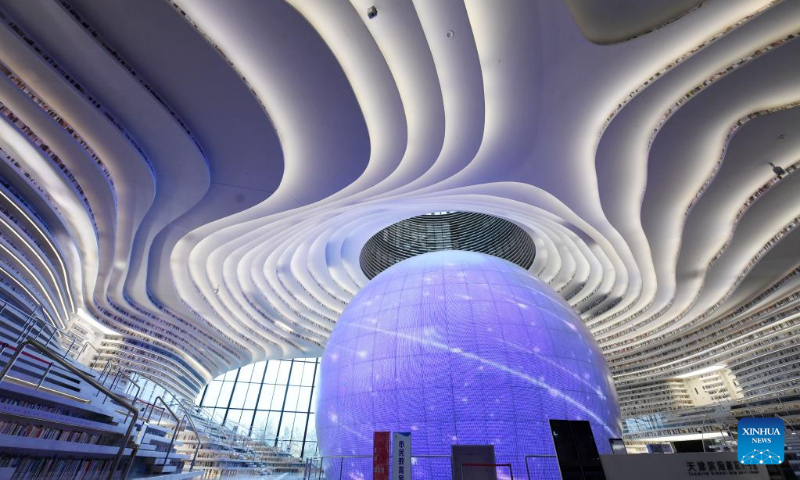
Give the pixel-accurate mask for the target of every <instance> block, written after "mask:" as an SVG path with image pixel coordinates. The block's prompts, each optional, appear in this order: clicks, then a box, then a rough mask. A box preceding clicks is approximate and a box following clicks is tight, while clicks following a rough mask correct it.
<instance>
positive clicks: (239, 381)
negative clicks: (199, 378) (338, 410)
mask: <svg viewBox="0 0 800 480" xmlns="http://www.w3.org/2000/svg"><path fill="white" fill-rule="evenodd" d="M318 366H319V359H318V358H306V359H297V360H270V361H264V362H257V363H253V364H250V365H247V366H245V367H242V368H240V369H237V370H231V371H230V372H228V373H226V374H224V375H220V376H219V377H217V378H215V379H214V381H212V382H211V383H209V384H208V385H207V386H206V388H205V389H203V391H202V392H201V393H200V395H199V396H198V397H197V402H196V403H197V404H198V405H200V406H201V407H204V408H205V409H206V410H207V411H208V412H209V413H210V414H211V415H212V416H213V417H214V419H215V420H217V421H218V422H219V423H224V424H225V425H226V426H228V427H237V429H238V430H239V431H240V432H244V433H248V434H249V435H250V436H251V437H252V438H257V439H261V440H265V441H266V442H267V443H268V444H270V445H274V446H276V447H279V448H281V449H282V450H284V451H287V452H291V453H292V454H293V455H295V456H298V457H311V456H314V455H315V454H316V452H317V433H316V428H315V426H314V410H315V409H314V404H315V403H316V385H317V375H318V373H317V372H318V370H319V369H318Z"/></svg>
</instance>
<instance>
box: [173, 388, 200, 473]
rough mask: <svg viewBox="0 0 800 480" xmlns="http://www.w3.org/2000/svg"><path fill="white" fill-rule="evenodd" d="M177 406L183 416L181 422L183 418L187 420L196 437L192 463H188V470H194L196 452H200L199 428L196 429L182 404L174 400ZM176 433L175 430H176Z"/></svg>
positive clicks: (190, 415)
mask: <svg viewBox="0 0 800 480" xmlns="http://www.w3.org/2000/svg"><path fill="white" fill-rule="evenodd" d="M175 403H176V404H177V406H178V408H179V409H180V410H181V412H183V418H181V423H183V421H184V420H188V421H189V425H191V427H192V431H193V432H194V436H195V437H197V446H196V447H195V449H194V456H192V463H191V464H190V465H189V471H192V470H194V464H195V462H196V461H197V454H198V453H200V430H198V429H197V426H195V424H194V420H193V419H192V414H191V413H190V412H189V411H188V410H187V409H186V407H184V405H183V404H182V403H181V402H180V401H176V402H175ZM176 433H177V432H176Z"/></svg>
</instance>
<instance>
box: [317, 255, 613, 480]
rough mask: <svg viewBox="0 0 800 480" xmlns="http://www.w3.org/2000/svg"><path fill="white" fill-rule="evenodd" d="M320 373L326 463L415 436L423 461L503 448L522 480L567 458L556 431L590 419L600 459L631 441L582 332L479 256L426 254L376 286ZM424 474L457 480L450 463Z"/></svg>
mask: <svg viewBox="0 0 800 480" xmlns="http://www.w3.org/2000/svg"><path fill="white" fill-rule="evenodd" d="M320 368H321V374H320V390H319V404H318V407H317V408H318V410H317V416H316V422H317V435H318V440H319V445H320V450H321V452H322V455H325V456H327V457H331V456H352V455H356V456H357V455H366V456H371V455H372V452H373V447H372V441H373V432H375V431H403V432H411V444H412V448H411V453H412V455H414V456H418V455H444V456H447V455H450V452H451V445H454V444H461V445H489V444H491V445H494V448H495V457H496V461H497V462H498V463H511V464H512V466H513V469H514V474H515V475H517V476H519V475H525V456H526V455H550V454H554V447H553V441H552V437H551V432H550V429H549V423H548V421H549V419H568V420H588V421H589V422H590V424H591V427H592V431H593V433H594V436H595V440H596V443H597V447H598V450H600V451H601V452H607V451H608V450H609V443H608V438H609V437H618V436H620V425H619V409H618V407H617V402H616V394H615V392H614V388H613V385H612V381H611V377H610V375H609V372H608V368H607V367H606V363H605V360H604V359H603V356H602V354H601V353H600V350H599V348H598V347H597V344H596V343H595V341H594V339H593V338H592V335H591V334H590V333H589V331H588V329H587V328H586V327H585V326H584V324H583V322H582V321H581V319H580V318H579V317H578V316H577V315H576V314H575V313H574V312H573V311H572V309H571V308H570V307H569V305H567V303H566V302H565V301H564V300H562V299H561V297H559V296H558V294H557V293H556V292H555V291H554V290H553V289H552V288H550V287H549V286H548V285H547V284H545V283H544V282H542V281H541V280H539V279H537V278H536V277H534V276H533V275H531V274H530V273H529V272H527V271H525V270H523V269H522V268H520V267H518V266H516V265H514V264H512V263H509V262H507V261H505V260H502V259H499V258H496V257H492V256H488V255H484V254H480V253H473V252H465V251H444V252H433V253H427V254H424V255H420V256H416V257H412V258H409V259H407V260H404V261H403V262H401V263H398V264H396V265H394V266H392V267H391V268H389V269H388V270H386V271H384V272H383V273H381V274H380V275H378V276H377V277H375V278H374V279H373V280H372V281H371V282H369V283H368V284H367V285H366V286H365V287H364V288H363V289H362V290H361V291H360V292H359V293H358V295H356V297H355V298H354V299H353V300H352V301H351V302H350V304H349V305H348V307H347V308H346V309H345V311H344V313H343V314H342V316H341V317H340V318H339V320H338V322H337V324H336V327H335V328H334V330H333V333H332V334H331V336H330V339H329V341H328V345H327V347H326V349H325V353H324V355H323V357H322V362H321V364H320ZM412 461H413V469H414V471H413V478H415V479H416V478H433V477H436V478H451V477H450V475H451V474H450V460H449V459H447V458H446V457H441V458H436V457H433V458H432V457H419V458H414V459H412ZM548 461H549V462H550V463H549V464H547V465H545V464H546V463H548ZM534 463H535V462H533V461H532V462H531V467H532V468H538V469H542V470H541V471H539V472H537V473H539V476H537V477H536V478H550V477H551V476H552V477H553V478H559V477H558V472H557V467H556V465H555V460H554V459H550V460H548V459H542V460H541V461H537V462H536V463H537V465H534ZM340 464H341V465H342V466H343V469H344V470H343V472H342V473H343V475H342V478H345V477H347V478H359V479H369V478H372V471H371V469H372V460H371V458H364V459H358V458H346V459H344V460H341V459H338V458H337V459H335V461H334V460H329V461H327V462H326V466H327V468H328V474H329V475H330V474H333V475H334V476H335V477H338V476H339V474H338V469H339V465H340ZM334 470H335V471H336V472H335V473H334V472H333V471H334ZM498 474H500V475H501V476H502V475H504V472H503V471H501V470H498ZM505 475H507V471H506V472H505Z"/></svg>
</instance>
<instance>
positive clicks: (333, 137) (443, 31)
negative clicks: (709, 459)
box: [0, 0, 800, 395]
mask: <svg viewBox="0 0 800 480" xmlns="http://www.w3.org/2000/svg"><path fill="white" fill-rule="evenodd" d="M644 3H646V4H647V5H645V4H644ZM644 3H643V2H605V1H601V2H587V1H583V0H566V1H564V2H553V1H541V0H539V1H529V0H513V1H504V2H485V1H480V0H442V1H437V2H429V1H424V0H419V1H415V0H398V1H393V2H375V4H376V6H377V9H378V14H377V16H376V17H375V18H371V19H370V18H368V16H367V9H368V8H369V7H370V6H372V5H373V2H371V1H370V0H313V1H305V0H303V1H301V0H285V1H284V0H232V1H226V2H218V1H214V0H138V1H136V2H129V1H125V0H107V1H103V2H95V1H92V0H31V1H28V2H17V1H13V0H0V17H2V18H1V20H2V22H0V52H2V53H0V72H1V73H2V77H4V78H0V104H1V105H2V106H1V108H0V110H2V118H0V120H2V121H0V148H1V149H2V152H0V153H2V155H1V156H2V164H1V165H0V174H1V175H2V185H0V193H2V195H0V204H2V216H0V247H2V249H3V250H2V255H0V260H2V261H0V280H2V282H0V287H2V288H3V289H4V290H3V291H4V292H5V291H7V290H8V288H11V286H13V288H14V289H17V288H18V287H21V288H19V289H18V290H19V291H18V292H17V293H18V296H19V297H20V300H19V301H20V302H23V303H25V304H27V305H31V306H41V307H42V311H43V312H44V313H45V316H46V317H47V318H49V319H50V320H51V321H53V322H54V323H56V324H58V325H61V324H63V323H65V322H67V321H68V320H69V317H70V316H71V315H73V314H75V312H77V310H78V309H84V310H85V311H87V312H90V313H91V314H92V315H93V316H95V317H96V318H97V319H98V320H99V321H101V322H102V323H103V324H105V325H106V326H108V327H110V328H112V329H115V330H116V331H118V332H120V334H122V335H123V337H124V338H126V339H128V340H127V343H126V349H127V350H126V351H127V352H128V355H127V356H125V357H124V359H123V360H124V362H127V364H129V365H130V366H138V367H140V368H150V369H151V371H152V370H158V369H160V370H161V371H163V372H164V373H162V374H161V377H159V378H160V379H161V380H162V381H163V382H165V383H166V384H168V385H170V386H171V387H173V388H175V389H176V391H178V392H180V393H184V394H186V395H191V393H192V392H194V391H197V390H198V389H199V388H200V387H201V386H202V385H203V384H204V383H205V382H207V381H208V380H210V379H211V378H213V377H214V376H215V375H217V374H218V373H220V372H223V371H226V370H228V369H231V368H234V367H237V366H239V365H243V364H247V363H250V362H252V361H256V360H260V359H265V358H288V357H299V356H315V355H319V354H320V353H321V352H322V349H323V348H324V346H325V343H326V341H327V338H328V335H329V334H330V332H331V330H332V328H333V327H334V325H335V323H336V320H337V318H338V316H339V315H340V314H341V312H342V311H343V309H344V308H345V307H346V305H347V303H348V301H349V300H350V299H351V298H352V297H353V295H355V294H356V293H357V292H358V290H359V289H360V288H361V287H362V286H363V285H364V284H365V283H366V282H367V281H368V280H367V277H366V276H365V275H364V273H363V272H362V271H361V269H360V264H359V255H360V253H361V249H362V247H363V246H364V244H365V243H366V242H367V240H368V239H369V238H370V237H372V236H373V235H374V234H375V233H376V232H378V231H380V230H381V229H383V228H385V227H387V226H389V225H391V224H393V223H395V222H398V221H400V220H403V219H406V218H409V217H413V216H416V215H421V214H425V213H432V212H439V211H473V212H481V213H486V214H491V215H495V216H498V217H502V218H504V219H507V220H509V221H512V222H514V223H516V224H517V225H519V226H520V227H522V228H523V229H524V231H525V232H527V233H528V234H529V235H530V236H531V237H532V238H533V242H534V244H535V246H536V257H535V259H534V261H533V264H532V266H531V268H530V269H531V271H532V272H533V273H534V274H536V275H538V276H539V277H540V278H542V279H543V280H544V281H546V282H548V283H549V284H550V285H551V286H552V287H553V288H555V289H556V290H557V291H558V292H559V293H560V294H561V295H562V296H564V298H565V299H566V300H567V301H568V302H569V303H570V304H571V305H572V306H573V307H574V308H575V310H576V311H577V312H578V313H579V314H580V315H581V317H582V318H583V319H584V321H586V323H587V325H588V326H589V327H590V329H591V330H592V332H593V333H594V335H595V337H596V338H597V339H598V341H599V343H600V345H601V348H602V349H603V351H604V352H605V354H606V355H607V356H608V359H609V361H610V364H611V367H612V371H613V373H614V374H615V376H616V379H617V382H618V384H620V385H628V384H634V385H635V384H636V383H637V382H639V381H641V380H642V377H641V375H646V376H647V378H648V380H649V381H652V380H653V379H658V378H669V377H673V376H675V375H677V374H679V373H685V372H687V371H690V370H696V369H698V368H702V367H704V366H709V365H715V364H720V363H730V364H731V365H739V364H743V362H746V358H749V357H747V355H748V353H749V352H751V351H754V350H752V349H754V348H758V349H763V348H767V347H764V346H763V344H762V343H760V342H762V341H761V340H757V339H759V338H762V337H763V336H764V335H775V336H776V337H775V338H779V339H785V338H786V337H785V336H783V337H782V336H780V335H783V334H786V333H787V332H794V331H795V330H794V328H795V321H800V320H798V318H800V300H798V297H800V293H799V292H800V276H799V275H798V274H800V251H798V245H800V242H798V240H797V235H798V234H797V233H796V230H797V229H796V227H797V225H798V221H799V220H800V198H798V192H800V188H799V185H798V182H800V177H798V176H797V173H796V170H797V169H798V168H800V130H799V129H798V126H800V113H799V112H800V109H799V108H798V107H800V83H798V78H800V71H799V70H798V68H800V44H799V43H797V40H796V39H797V36H798V34H800V28H798V27H797V25H800V4H798V3H797V2H781V1H775V0H710V1H707V2H700V1H696V0H685V1H681V2H666V1H655V2H644ZM770 162H772V164H774V165H775V166H778V167H781V169H782V170H780V169H779V170H776V171H773V166H772V165H771V164H770ZM14 282H16V283H14ZM798 326H800V325H798ZM765 332H768V333H765ZM770 338H772V337H770ZM781 341H785V340H780V341H777V342H776V343H775V346H774V348H775V349H776V351H777V350H779V349H780V348H781V343H780V342H781ZM756 346H757V347H756ZM761 351H762V350H759V352H761ZM798 375H800V373H798ZM626 391H627V390H626Z"/></svg>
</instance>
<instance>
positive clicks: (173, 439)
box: [142, 396, 181, 465]
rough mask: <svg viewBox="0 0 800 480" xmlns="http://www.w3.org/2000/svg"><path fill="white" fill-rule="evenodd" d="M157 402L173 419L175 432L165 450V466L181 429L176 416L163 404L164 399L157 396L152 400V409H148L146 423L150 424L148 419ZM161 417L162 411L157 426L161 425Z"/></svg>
mask: <svg viewBox="0 0 800 480" xmlns="http://www.w3.org/2000/svg"><path fill="white" fill-rule="evenodd" d="M157 402H161V404H162V405H164V408H165V409H166V410H167V411H168V412H169V414H170V415H172V417H173V418H174V419H175V430H173V431H172V439H171V440H170V441H169V448H167V454H166V455H164V465H166V464H167V460H169V454H170V453H171V452H172V447H173V445H175V438H177V436H178V431H179V430H180V429H181V420H180V419H179V418H178V416H177V415H175V412H173V411H172V409H171V408H169V405H167V402H165V401H164V399H163V398H161V397H160V396H159V397H156V399H155V400H153V404H152V407H150V416H148V417H147V422H148V423H149V422H150V417H151V416H152V415H153V409H154V408H155V405H156V403H157ZM163 416H164V411H163V410H162V411H161V416H159V417H158V424H159V425H161V418H163ZM142 428H145V426H144V425H142Z"/></svg>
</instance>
